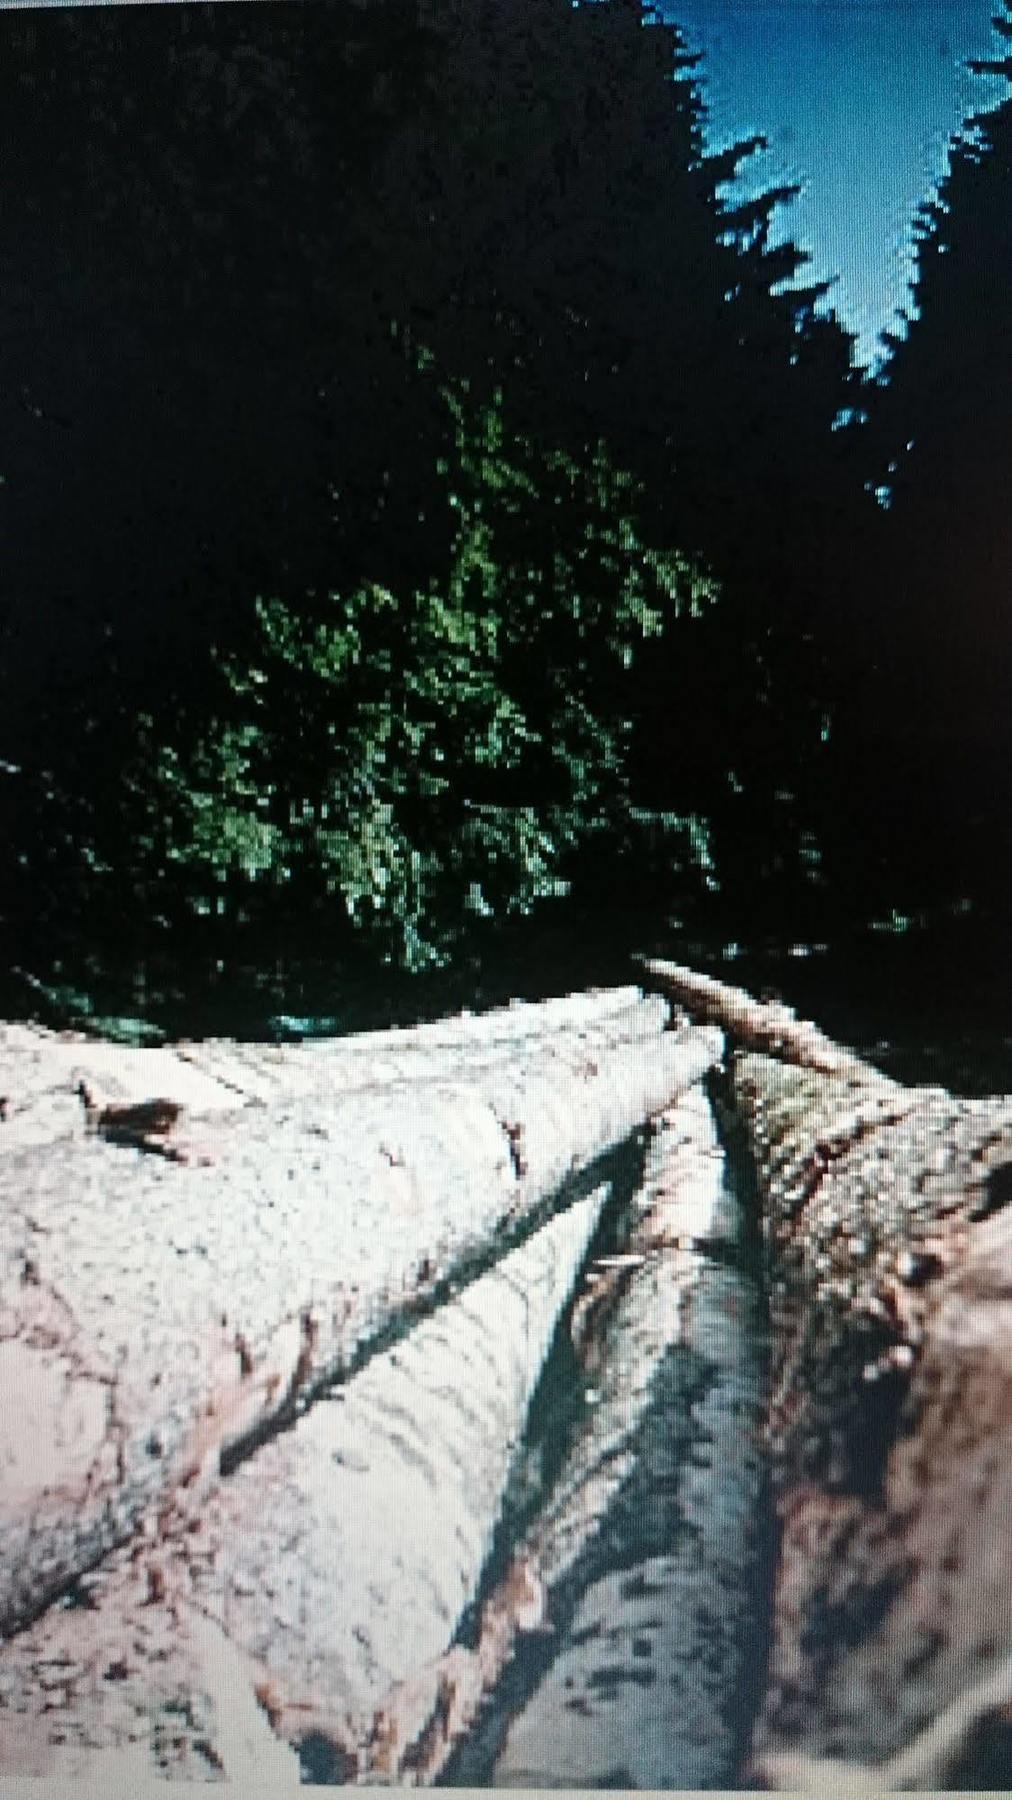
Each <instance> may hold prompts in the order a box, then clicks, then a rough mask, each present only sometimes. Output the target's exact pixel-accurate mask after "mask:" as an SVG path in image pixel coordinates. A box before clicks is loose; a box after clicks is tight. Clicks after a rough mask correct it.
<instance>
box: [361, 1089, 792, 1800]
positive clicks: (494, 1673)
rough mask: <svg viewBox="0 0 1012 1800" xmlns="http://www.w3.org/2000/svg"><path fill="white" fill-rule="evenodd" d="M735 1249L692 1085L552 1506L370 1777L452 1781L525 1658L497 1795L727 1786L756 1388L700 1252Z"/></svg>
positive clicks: (594, 1358) (720, 1175)
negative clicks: (525, 1676)
mask: <svg viewBox="0 0 1012 1800" xmlns="http://www.w3.org/2000/svg"><path fill="white" fill-rule="evenodd" d="M740 1231H741V1216H740V1209H739V1207H738V1204H737V1202H736V1200H735V1199H734V1196H733V1195H732V1193H731V1192H730V1190H729V1188H728V1186H727V1183H726V1179H725V1167H724V1160H723V1156H722V1154H721V1152H720V1149H719V1146H718V1143H717V1140H716V1135H715V1131H714V1124H713V1119H712V1115H711V1113H710V1110H709V1106H708V1103H707V1101H706V1099H705V1096H704V1095H703V1094H702V1093H701V1092H700V1091H699V1090H698V1089H697V1090H694V1091H693V1092H692V1093H691V1094H688V1095H686V1096H684V1097H683V1098H682V1099H681V1100H680V1101H679V1102H678V1103H677V1104H676V1105H675V1106H674V1107H673V1108H671V1109H670V1110H669V1111H668V1112H666V1113H665V1114H664V1115H663V1117H662V1119H661V1121H660V1126H659V1129H658V1131H657V1133H656V1136H655V1138H654V1141H653V1143H652V1145H651V1147H650V1150H649V1152H648V1162H647V1168H646V1172H645V1177H644V1182H643V1186H642V1189H641V1191H640V1193H639V1194H638V1195H637V1197H636V1201H635V1210H634V1217H633V1221H632V1224H631V1229H630V1233H629V1237H628V1244H627V1249H626V1251H625V1253H624V1254H622V1255H621V1256H619V1257H616V1258H611V1259H608V1261H607V1262H606V1263H605V1264H604V1266H603V1268H601V1269H600V1270H599V1271H598V1272H597V1276H596V1278H595V1279H594V1280H592V1282H591V1284H590V1286H589V1287H588V1288H587V1289H586V1290H585V1293H584V1299H583V1303H582V1304H581V1303H580V1302H578V1303H577V1307H576V1308H575V1309H574V1314H573V1329H574V1332H575V1335H576V1338H577V1341H578V1344H579V1347H580V1353H581V1357H582V1359H583V1363H584V1367H585V1370H586V1372H587V1375H588V1377H589V1379H590V1381H591V1382H592V1384H593V1386H592V1394H591V1396H590V1399H589V1404H588V1408H587V1413H586V1417H585V1421H584V1424H583V1427H582V1429H581V1431H580V1433H579V1434H578V1436H577V1438H576V1440H575V1441H574V1443H573V1445H572V1447H571V1450H570V1452H569V1454H568V1456H567V1458H566V1460H565V1464H564V1467H563V1469H562V1471H561V1473H560V1476H559V1478H558V1481H557V1483H556V1484H555V1487H554V1489H553V1492H552V1495H551V1496H550V1498H549V1501H548V1504H547V1506H546V1507H545V1508H544V1510H543V1511H542V1512H541V1513H540V1514H539V1516H538V1517H537V1518H536V1520H535V1521H534V1523H533V1524H532V1526H531V1527H530V1529H529V1531H528V1532H527V1534H526V1536H525V1538H524V1539H523V1541H522V1542H521V1543H520V1544H519V1545H518V1546H517V1547H516V1549H515V1551H514V1553H513V1554H512V1556H511V1559H510V1562H509V1565H508V1567H507V1569H506V1571H505V1573H504V1575H503V1577H502V1579H501V1580H500V1581H499V1582H498V1583H497V1584H496V1585H495V1586H494V1587H493V1589H492V1591H491V1592H490V1593H489V1595H488V1596H487V1597H486V1599H485V1601H484V1604H483V1606H482V1609H481V1616H480V1623H479V1627H478V1632H477V1637H476V1641H475V1643H474V1644H473V1646H472V1647H468V1646H466V1645H464V1644H457V1645H456V1646H454V1648H453V1649H452V1650H450V1651H449V1653H448V1654H447V1655H445V1656H443V1657H441V1658H440V1659H438V1660H437V1661H436V1662H434V1663H433V1664H431V1665H430V1666H429V1667H428V1668H422V1669H419V1670H418V1671H417V1673H416V1674H415V1676H414V1678H413V1679H412V1680H411V1681H409V1682H405V1683H403V1684H401V1685H400V1687H398V1688H396V1689H394V1690H393V1691H392V1692H391V1693H390V1695H389V1696H388V1697H387V1699H386V1701H385V1704H384V1705H383V1707H382V1708H380V1709H378V1711H377V1714H376V1718H375V1721H374V1724H373V1729H372V1733H371V1744H370V1748H369V1754H368V1757H367V1760H366V1765H365V1771H364V1772H365V1773H367V1774H368V1775H369V1776H370V1777H371V1778H372V1779H374V1780H375V1779H380V1780H386V1781H391V1780H396V1781H401V1782H403V1781H411V1782H414V1783H425V1784H428V1783H430V1782H432V1781H433V1780H435V1779H436V1778H437V1777H438V1776H439V1775H440V1774H442V1773H443V1772H444V1771H445V1770H446V1767H447V1764H448V1762H449V1759H450V1757H451V1756H452V1755H453V1753H454V1751H455V1750H456V1749H458V1748H459V1746H460V1745H461V1743H462V1742H463V1741H464V1739H465V1738H466V1737H467V1734H468V1733H469V1732H470V1731H471V1730H472V1729H473V1728H474V1726H475V1723H476V1721H477V1720H478V1719H479V1717H480V1715H481V1713H482V1710H483V1708H484V1707H485V1706H486V1704H487V1703H488V1701H489V1698H490V1696H491V1695H492V1694H494V1693H495V1691H496V1689H497V1687H498V1686H499V1684H500V1682H501V1681H502V1679H503V1677H504V1674H506V1673H507V1672H508V1671H509V1670H510V1669H511V1667H515V1665H516V1659H518V1658H522V1657H523V1655H524V1652H525V1646H526V1645H529V1644H530V1643H531V1642H532V1641H533V1642H534V1643H536V1644H537V1643H540V1644H541V1645H542V1646H546V1648H545V1649H544V1650H543V1652H542V1655H541V1657H540V1660H541V1662H542V1663H543V1662H544V1660H545V1658H546V1656H547V1657H548V1658H550V1667H549V1669H548V1672H547V1674H546V1675H545V1677H544V1680H543V1682H542V1683H541V1684H540V1685H539V1687H538V1688H537V1691H536V1692H535V1693H534V1695H533V1697H531V1698H530V1700H529V1703H528V1705H527V1706H526V1708H524V1710H523V1711H522V1712H521V1715H520V1717H519V1718H517V1719H516V1720H515V1722H514V1724H513V1725H512V1727H511V1728H510V1731H509V1734H508V1736H507V1737H506V1740H505V1743H504V1744H503V1745H502V1747H501V1749H500V1752H499V1755H498V1757H497V1760H496V1762H495V1773H494V1777H493V1780H494V1783H495V1785H520V1786H530V1785H535V1786H560V1787H561V1786H570V1785H577V1786H579V1785H584V1786H586V1785H595V1786H602V1785H610V1786H614V1785H618V1786H622V1787H631V1786H646V1787H650V1786H656V1785H661V1784H663V1785H665V1786H680V1787H695V1786H703V1785H715V1786H720V1785H723V1783H724V1782H725V1781H726V1780H727V1779H729V1778H730V1775H731V1773H732V1771H733V1767H734V1756H735V1751H736V1749H737V1741H736V1728H735V1724H734V1714H735V1710H736V1705H737V1704H738V1700H739V1695H740V1690H741V1685H742V1675H743V1669H742V1657H743V1653H744V1642H745V1637H746V1634H747V1627H746V1616H747V1614H748V1611H749V1605H750V1595H749V1572H750V1565H751V1559H752V1556H753V1553H754V1542H755V1538H754V1531H755V1510H756V1499H757V1492H758V1487H759V1482H760V1466H759V1453H758V1448H757V1443H756V1424H757V1419H758V1408H759V1403H760V1375H759V1369H758V1366H757V1357H758V1350H757V1334H756V1332H755V1321H754V1318H753V1317H752V1312H753V1307H754V1297H753V1296H752V1295H751V1293H750V1289H749V1283H748V1280H747V1278H746V1277H745V1276H744V1275H742V1274H741V1273H739V1271H738V1270H736V1269H735V1268H734V1267H733V1266H731V1265H729V1264H728V1263H727V1262H726V1261H725V1262H723V1263H721V1262H716V1261H714V1260H712V1259H711V1258H710V1256H709V1255H708V1249H709V1248H710V1247H711V1246H712V1247H713V1248H716V1246H717V1243H718V1242H720V1243H724V1244H726V1243H727V1242H728V1241H731V1242H733V1241H735V1240H736V1239H737V1238H738V1237H739V1236H740ZM532 1634H533V1636H532ZM546 1634H547V1636H546ZM602 1671H603V1672H604V1674H603V1675H602ZM619 1671H624V1672H625V1675H624V1678H620V1675H619ZM660 1694H663V1696H664V1699H663V1702H661V1703H660V1704H659V1701H658V1696H659V1695H660Z"/></svg>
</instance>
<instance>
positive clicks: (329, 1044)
mask: <svg viewBox="0 0 1012 1800" xmlns="http://www.w3.org/2000/svg"><path fill="white" fill-rule="evenodd" d="M669 1011H670V1009H669V1007H668V1004H667V1002H666V1001H665V1000H663V999H661V997H660V996H659V995H656V994H654V995H643V994H641V993H640V992H639V990H638V989H636V988H628V987H627V988H616V989H611V990H605V991H602V992H593V991H592V992H591V993H588V994H569V995H566V996H565V997H563V998H561V999H558V1000H549V1001H544V1002H540V1003H538V1004H530V1003H525V1002H515V1003H514V1004H512V1005H510V1006H506V1007H500V1008H497V1009H495V1010H494V1011H491V1012H487V1013H478V1014H462V1015H461V1016H460V1017H459V1018H452V1019H445V1020H437V1021H432V1022H431V1023H428V1024H425V1025H419V1026H414V1027H411V1028H403V1029H397V1030H390V1031H376V1032H365V1033H361V1034H358V1035H356V1036H353V1037H347V1038H333V1039H317V1040H314V1041H312V1042H309V1043H292V1044H242V1043H237V1042H233V1041H230V1040H222V1039H213V1038H209V1039H204V1040H202V1041H199V1042H187V1041H184V1042H180V1043H178V1044H171V1045H164V1046H162V1047H161V1048H159V1049H131V1048H125V1047H124V1046H123V1045H121V1044H116V1043H106V1042H103V1041H102V1040H100V1039H96V1038H93V1037H86V1036H84V1035H83V1034H81V1033H76V1032H63V1033H57V1032H54V1031H49V1030H46V1029H45V1028H44V1027H41V1026H34V1025H0V1099H2V1102H3V1123H4V1124H5V1125H6V1127H7V1129H6V1130H5V1131H4V1132H3V1133H2V1134H0V1154H2V1153H3V1152H4V1151H9V1150H12V1149H14V1148H31V1147H33V1146H36V1145H41V1144H44V1143H50V1142H53V1141H54V1140H56V1139H58V1138H60V1137H63V1136H67V1135H74V1133H75V1131H78V1130H79V1129H80V1127H81V1124H82V1118H81V1113H80V1107H79V1104H78V1101H79V1098H83V1099H84V1101H85V1108H86V1115H88V1114H91V1113H94V1114H95V1115H96V1117H97V1116H98V1115H100V1114H101V1113H102V1111H103V1110H105V1109H106V1108H107V1107H108V1106H110V1105H117V1104H122V1105H139V1104H144V1103H151V1102H154V1101H156V1100H157V1099H159V1098H160V1099H161V1100H162V1101H164V1102H171V1103H173V1104H176V1105H178V1106H179V1107H180V1108H181V1109H182V1111H183V1113H184V1115H185V1113H186V1112H190V1113H195V1114H198V1115H201V1116H204V1117H207V1116H208V1115H214V1114H216V1113H222V1114H228V1113H230V1112H233V1111H234V1110H235V1108H236V1106H237V1105H242V1104H248V1103H249V1102H251V1101H260V1102H262V1103H264V1104H265V1105H272V1106H283V1105H284V1103H285V1102H286V1101H288V1100H299V1099H301V1100H306V1099H309V1098H315V1099H317V1100H318V1101H319V1102H320V1104H321V1105H324V1104H327V1103H328V1102H329V1101H330V1100H331V1099H332V1098H333V1097H334V1096H335V1095H336V1094H339V1093H350V1092H352V1091H353V1090H354V1089H356V1088H359V1087H375V1086H378V1085H381V1084H383V1083H396V1082H401V1081H418V1080H443V1081H447V1080H449V1081H452V1080H459V1079H461V1078H463V1079H465V1080H469V1079H470V1078H471V1076H472V1075H473V1074H474V1072H475V1070H476V1069H479V1068H489V1067H495V1066H502V1065H503V1064H504V1063H507V1062H515V1061H517V1060H518V1059H522V1058H524V1057H525V1056H526V1055H528V1054H529V1053H530V1052H531V1050H533V1049H539V1050H541V1051H544V1052H545V1053H553V1052H555V1051H558V1052H559V1053H560V1054H561V1055H563V1056H572V1055H573V1054H574V1052H576V1051H577V1050H578V1049H582V1050H583V1051H584V1052H585V1054H586V1056H587V1057H588V1058H591V1057H593V1056H594V1055H595V1054H596V1053H598V1052H600V1051H603V1050H606V1049H615V1048H617V1047H618V1046H619V1045H622V1044H632V1043H639V1042H643V1041H646V1040H649V1039H652V1038H654V1037H656V1036H657V1034H658V1033H659V1032H661V1031H663V1030H664V1029H665V1028H666V1027H667V1025H668V1023H669ZM82 1089H83V1094H82V1093H81V1090H82ZM178 1135H179V1133H178V1132H177V1137H178Z"/></svg>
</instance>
